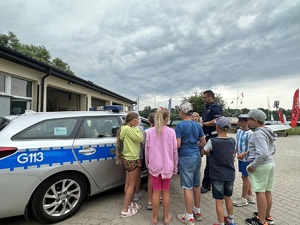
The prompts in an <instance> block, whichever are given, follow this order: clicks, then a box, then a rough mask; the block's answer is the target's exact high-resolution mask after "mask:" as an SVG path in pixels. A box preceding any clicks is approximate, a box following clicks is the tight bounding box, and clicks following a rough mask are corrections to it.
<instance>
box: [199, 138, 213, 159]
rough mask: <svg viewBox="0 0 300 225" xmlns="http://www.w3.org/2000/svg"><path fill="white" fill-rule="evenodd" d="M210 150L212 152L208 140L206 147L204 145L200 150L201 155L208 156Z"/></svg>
mask: <svg viewBox="0 0 300 225" xmlns="http://www.w3.org/2000/svg"><path fill="white" fill-rule="evenodd" d="M211 150H212V144H211V140H208V142H207V143H206V145H204V147H203V148H202V149H201V153H202V155H209V153H210V151H211Z"/></svg>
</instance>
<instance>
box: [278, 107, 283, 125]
mask: <svg viewBox="0 0 300 225" xmlns="http://www.w3.org/2000/svg"><path fill="white" fill-rule="evenodd" d="M277 113H278V117H279V120H280V122H281V123H284V118H283V115H282V112H281V110H280V109H279V108H278V110H277Z"/></svg>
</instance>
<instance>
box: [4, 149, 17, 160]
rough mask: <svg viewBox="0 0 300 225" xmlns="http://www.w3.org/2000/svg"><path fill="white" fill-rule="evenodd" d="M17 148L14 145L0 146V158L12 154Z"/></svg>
mask: <svg viewBox="0 0 300 225" xmlns="http://www.w3.org/2000/svg"><path fill="white" fill-rule="evenodd" d="M16 151H18V149H17V148H16V147H0V159H2V158H4V157H6V156H9V155H12V154H14V153H15V152H16Z"/></svg>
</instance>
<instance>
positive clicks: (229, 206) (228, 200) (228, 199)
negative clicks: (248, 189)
mask: <svg viewBox="0 0 300 225" xmlns="http://www.w3.org/2000/svg"><path fill="white" fill-rule="evenodd" d="M224 199H225V205H226V211H227V215H233V204H232V199H231V197H229V196H224Z"/></svg>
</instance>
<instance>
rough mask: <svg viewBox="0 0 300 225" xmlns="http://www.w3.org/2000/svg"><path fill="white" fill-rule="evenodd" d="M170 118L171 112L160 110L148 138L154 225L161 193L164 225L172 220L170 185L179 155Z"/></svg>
mask: <svg viewBox="0 0 300 225" xmlns="http://www.w3.org/2000/svg"><path fill="white" fill-rule="evenodd" d="M169 117H170V116H169V111H168V110H167V109H166V108H161V107H160V108H158V109H157V111H156V115H155V127H152V128H150V129H149V131H148V132H147V137H146V145H145V159H146V166H147V168H148V171H149V174H150V176H151V179H152V184H153V194H152V205H153V209H152V216H151V223H152V224H157V220H158V209H159V202H160V200H159V197H160V193H161V192H162V203H163V215H164V216H163V221H164V224H168V223H169V222H170V220H171V218H172V214H171V213H170V212H169V208H170V183H171V178H172V176H173V174H174V173H175V174H176V173H177V170H178V153H177V141H176V134H175V131H174V130H173V129H172V128H170V127H168V126H167V123H168V121H169Z"/></svg>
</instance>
